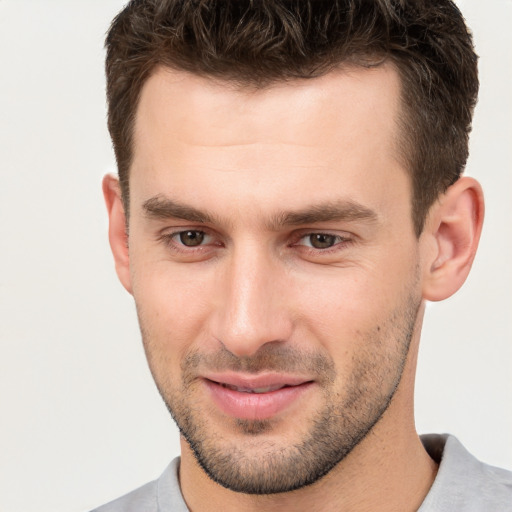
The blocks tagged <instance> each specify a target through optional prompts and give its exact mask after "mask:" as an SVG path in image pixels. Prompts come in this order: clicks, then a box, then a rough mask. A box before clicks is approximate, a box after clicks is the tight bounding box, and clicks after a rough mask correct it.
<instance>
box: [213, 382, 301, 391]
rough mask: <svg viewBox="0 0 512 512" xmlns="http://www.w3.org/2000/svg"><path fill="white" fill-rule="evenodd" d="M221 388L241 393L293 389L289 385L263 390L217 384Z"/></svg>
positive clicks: (262, 388)
mask: <svg viewBox="0 0 512 512" xmlns="http://www.w3.org/2000/svg"><path fill="white" fill-rule="evenodd" d="M217 384H218V385H219V386H222V387H223V388H226V389H232V390H233V391H238V392H239V393H256V394H261V393H270V392H272V391H278V390H279V389H283V388H288V387H291V386H289V385H288V384H283V385H279V384H278V385H275V386H265V387H261V388H247V387H240V386H234V385H232V384H226V383H225V382H217Z"/></svg>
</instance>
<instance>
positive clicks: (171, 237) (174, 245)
mask: <svg viewBox="0 0 512 512" xmlns="http://www.w3.org/2000/svg"><path fill="white" fill-rule="evenodd" d="M187 232H193V233H202V234H203V235H205V237H212V238H213V235H211V234H209V233H208V232H207V231H206V230H203V229H180V230H179V231H173V232H172V233H164V234H161V235H160V236H159V237H158V240H159V241H162V242H164V244H165V245H166V246H167V247H168V248H170V249H171V250H173V251H175V252H178V253H186V254H193V253H195V252H197V251H204V250H205V248H208V247H210V246H211V245H210V244H203V243H201V244H200V245H197V246H186V245H185V244H183V243H180V242H177V241H176V238H177V237H179V236H180V235H182V234H183V233H187ZM314 235H324V236H327V237H333V238H335V240H336V241H335V243H334V244H333V245H332V246H330V247H326V248H323V249H321V248H315V247H312V246H307V245H304V244H299V242H300V241H301V240H305V239H308V238H309V237H312V236H314ZM351 243H353V239H352V238H350V237H344V236H341V235H335V234H333V233H329V232H324V231H312V232H306V233H300V234H299V235H298V236H297V237H296V238H295V241H294V242H293V243H291V244H290V245H289V247H300V248H301V249H300V250H302V251H303V252H308V253H310V254H313V255H315V256H319V255H328V254H331V253H333V252H337V251H340V250H342V249H343V248H345V247H346V246H347V245H349V244H351ZM213 245H214V246H217V247H220V246H221V245H222V244H220V243H216V244H213Z"/></svg>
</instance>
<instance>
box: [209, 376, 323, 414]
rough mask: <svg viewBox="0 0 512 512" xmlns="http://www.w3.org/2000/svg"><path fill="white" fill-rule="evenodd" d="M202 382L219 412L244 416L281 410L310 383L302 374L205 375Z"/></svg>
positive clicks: (288, 406)
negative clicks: (299, 375) (300, 375)
mask: <svg viewBox="0 0 512 512" xmlns="http://www.w3.org/2000/svg"><path fill="white" fill-rule="evenodd" d="M203 382H204V384H205V387H206V389H207V390H208V392H209V394H210V396H211V398H212V400H213V402H214V403H215V405H216V406H217V407H218V408H219V409H220V411H221V412H222V413H224V414H226V415H228V416H231V417H234V418H238V419H246V420H264V419H269V418H271V417H273V416H276V415H279V414H281V413H284V412H285V411H286V410H287V409H289V408H290V407H291V406H293V405H294V404H296V403H298V401H300V400H301V399H302V397H303V395H305V394H306V393H307V392H308V390H310V388H311V387H312V385H313V382H312V381H311V380H307V379H304V378H301V377H297V376H285V375H276V374H267V375H258V376H254V375H251V376H244V375H240V374H223V375H208V376H205V377H204V378H203Z"/></svg>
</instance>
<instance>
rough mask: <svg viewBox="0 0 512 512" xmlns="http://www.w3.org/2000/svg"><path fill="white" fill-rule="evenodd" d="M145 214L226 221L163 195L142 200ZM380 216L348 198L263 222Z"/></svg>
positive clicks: (371, 219)
mask: <svg viewBox="0 0 512 512" xmlns="http://www.w3.org/2000/svg"><path fill="white" fill-rule="evenodd" d="M142 209H143V210H144V213H145V215H146V217H148V218H150V219H160V220H165V219H183V220H186V221H189V222H198V223H200V224H217V225H220V224H223V225H225V224H228V223H227V222H223V221H222V219H220V218H218V217H216V216H215V215H212V214H211V213H208V212H207V211H203V210H199V209H198V208H195V207H193V206H189V205H186V204H183V203H180V202H177V201H175V200H172V199H169V198H167V197H164V196H162V195H158V196H155V197H152V198H150V199H148V200H147V201H145V202H144V203H143V204H142ZM378 219H379V216H378V215H377V213H376V212H375V211H374V210H371V209H370V208H367V207H366V206H363V205H361V204H360V203H357V202H354V201H351V200H340V201H329V202H325V203H319V204H316V205H312V206H308V207H307V208H305V209H303V210H297V211H281V212H278V213H276V214H275V215H273V216H272V217H271V218H270V219H269V220H268V221H267V222H266V223H265V224H266V227H267V228H268V229H269V230H271V231H277V230H279V229H280V228H282V227H285V226H299V225H304V224H316V223H319V222H340V221H345V222H354V221H364V222H367V223H375V222H377V221H378Z"/></svg>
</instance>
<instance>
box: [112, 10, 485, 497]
mask: <svg viewBox="0 0 512 512" xmlns="http://www.w3.org/2000/svg"><path fill="white" fill-rule="evenodd" d="M107 48H108V55H107V79H108V86H107V89H108V98H109V127H110V131H111V134H112V138H113V141H114V148H115V151H116V156H117V160H118V166H119V180H120V189H118V186H117V182H116V181H115V180H114V179H113V178H107V179H106V180H105V183H104V191H105V197H106V200H107V206H108V209H109V214H110V241H111V245H112V248H113V251H114V256H115V259H116V264H117V270H118V274H119V277H120V279H121V281H122V283H123V285H124V286H125V287H126V289H127V290H128V291H129V292H130V293H132V294H133V295H134V298H135V301H136V305H137V312H138V315H139V321H140V325H141V330H142V334H143V340H144V346H145V349H146V354H147V357H148V361H149V364H150V368H151V370H152V373H153V376H154V378H155V381H156V383H157V386H158V388H159V390H160V393H161V394H162V396H163V398H164V400H165V402H166V404H167V406H168V407H169V409H170V411H171V413H172V414H173V416H174V418H175V419H176V422H177V424H178V426H179V428H180V430H181V432H182V434H183V436H184V438H185V439H186V441H187V443H186V444H184V445H183V446H184V448H183V449H184V451H185V455H186V454H187V453H189V454H192V453H193V454H194V456H195V459H196V460H197V463H198V464H199V465H200V466H201V467H202V468H203V469H204V470H205V472H206V473H207V474H208V475H209V476H210V477H211V478H212V479H213V480H216V481H218V482H219V483H221V484H222V485H224V486H226V487H228V488H229V489H232V490H235V491H241V492H245V493H263V494H264V493H276V492H284V491H290V490H292V489H296V488H298V487H302V486H304V485H307V484H311V483H313V482H315V481H317V480H318V479H319V478H321V477H322V476H323V475H325V474H327V473H329V472H330V471H331V470H332V469H333V468H335V467H336V466H337V465H338V464H339V463H340V461H342V460H344V459H345V458H346V457H347V456H348V455H349V454H350V453H352V452H353V450H354V448H355V447H356V446H358V445H360V444H361V443H362V441H363V440H365V439H366V438H367V437H368V433H369V432H373V433H375V431H376V428H377V427H378V426H379V425H380V427H379V428H380V429H381V431H382V432H386V431H387V432H390V431H391V430H393V429H394V430H395V431H400V429H406V428H408V426H407V425H406V423H408V422H409V423H410V422H412V411H411V402H412V386H413V373H414V372H413V366H414V362H415V353H416V349H417V343H418V340H419V330H420V326H421V318H422V311H423V303H424V300H425V299H431V300H440V299H442V298H445V297H447V296H449V295H450V294H451V293H453V292H454V291H455V290H456V289H458V287H460V286H461V285H462V282H463V281H464V279H465V277H466V275H467V273H468V271H469V268H470V266H471V262H472V259H473V255H474V251H475V248H476V243H477V241H478V236H479V232H480V226H481V221H482V211H483V210H482V200H481V192H480V189H479V187H478V186H477V184H476V183H475V182H474V181H471V180H469V179H467V178H462V179H458V178H459V175H460V173H461V170H462V168H463V166H464V163H465V159H466V154H467V135H468V130H469V126H470V121H471V111H472V108H473V106H474V102H475V95H476V89H477V80H476V69H475V63H476V59H475V57H474V53H473V51H472V46H471V40H470V37H469V36H468V33H467V31H466V28H465V25H464V23H463V20H462V18H461V16H460V13H459V12H458V11H457V9H456V8H455V7H454V6H453V5H452V4H451V3H449V2H447V3H446V4H442V3H440V2H436V3H435V6H432V5H430V3H425V4H424V3H423V2H415V3H411V5H405V4H404V3H397V4H396V5H395V4H391V3H389V2H384V1H376V2H361V3H360V4H359V3H355V2H347V5H344V4H342V3H341V2H331V1H329V2H316V1H311V2H309V3H307V2H282V3H280V2H275V1H272V2H239V1H232V2H231V1H230V2H218V3H217V2H206V1H205V2H202V1H194V2H165V1H163V2H162V1H160V2H156V1H147V2H141V1H134V2H131V3H130V4H128V6H127V7H126V9H125V10H124V11H123V12H122V13H121V14H120V15H119V16H118V17H117V18H116V20H115V21H114V23H113V26H112V28H111V31H110V33H109V35H108V38H107ZM127 227H128V228H129V229H128V230H127V229H126V228H127ZM128 233H129V235H128ZM409 426H410V425H409ZM386 429H387V430H386ZM382 435H384V434H382ZM374 437H375V436H374ZM186 461H187V458H186V456H185V457H184V459H183V463H182V464H186Z"/></svg>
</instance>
